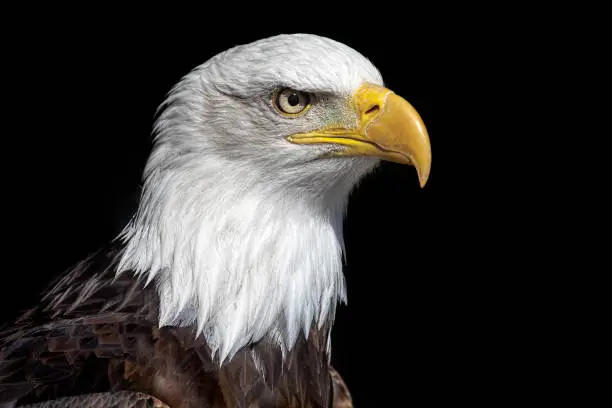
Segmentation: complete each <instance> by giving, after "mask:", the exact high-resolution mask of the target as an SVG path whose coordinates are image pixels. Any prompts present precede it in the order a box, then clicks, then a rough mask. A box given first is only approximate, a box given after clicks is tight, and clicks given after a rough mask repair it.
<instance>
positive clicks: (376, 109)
mask: <svg viewBox="0 0 612 408" xmlns="http://www.w3.org/2000/svg"><path fill="white" fill-rule="evenodd" d="M379 110H380V106H378V105H374V106H372V107H371V108H370V109H368V110H367V111H366V112H365V114H366V115H372V114H375V113H378V111H379Z"/></svg>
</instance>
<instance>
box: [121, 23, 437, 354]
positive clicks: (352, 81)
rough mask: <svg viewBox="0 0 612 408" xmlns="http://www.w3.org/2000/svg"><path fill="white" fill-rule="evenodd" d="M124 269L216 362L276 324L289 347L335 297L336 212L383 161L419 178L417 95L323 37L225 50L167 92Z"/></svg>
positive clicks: (341, 295) (338, 290)
mask: <svg viewBox="0 0 612 408" xmlns="http://www.w3.org/2000/svg"><path fill="white" fill-rule="evenodd" d="M154 136H155V137H154V146H153V149H152V152H151V154H150V157H149V159H148V161H147V165H146V167H145V170H144V183H143V191H142V196H141V200H140V204H139V208H138V211H137V212H136V214H135V215H134V217H133V219H132V220H131V221H130V223H129V224H128V225H127V226H126V228H125V229H124V231H123V232H122V234H121V235H120V238H121V240H122V241H123V243H124V250H123V253H122V258H121V262H120V264H119V268H118V273H122V272H125V271H132V272H133V273H135V274H136V275H137V276H144V277H146V279H147V283H151V282H155V284H156V285H157V290H158V293H159V297H160V317H159V319H160V321H159V324H160V325H182V326H184V325H194V326H195V327H196V328H197V333H198V335H203V336H205V338H206V340H207V342H208V344H209V345H210V346H211V349H212V351H213V353H217V352H218V353H219V358H220V360H221V361H223V360H225V359H226V358H230V357H231V356H232V355H233V354H234V353H235V352H236V351H238V350H239V349H240V348H241V347H244V346H245V345H247V344H250V343H252V342H255V341H257V340H259V339H261V338H262V337H263V336H265V335H271V336H272V338H274V339H276V341H277V343H278V346H279V347H280V348H281V349H282V350H285V351H286V350H290V349H291V348H292V346H293V345H294V343H295V341H296V339H297V338H298V336H299V335H300V334H302V335H304V336H308V333H309V330H310V328H311V327H313V326H318V327H321V326H322V325H323V324H324V323H326V322H327V323H329V322H330V321H332V320H333V316H334V312H335V307H336V304H337V303H338V301H341V300H345V297H346V293H345V283H344V276H343V274H342V252H343V238H342V220H343V216H344V211H345V209H346V204H347V200H348V196H349V193H350V191H351V189H352V188H353V187H354V186H355V185H356V183H357V182H358V181H359V180H360V179H361V178H362V177H363V176H364V175H365V174H367V173H368V172H369V171H371V170H372V169H373V168H374V167H375V166H376V165H377V164H378V163H379V161H380V160H389V161H394V162H399V163H404V164H410V165H412V166H414V167H415V168H416V170H417V174H418V178H419V182H420V184H421V186H424V185H425V183H426V181H427V178H428V176H429V170H430V165H431V149H430V144H429V138H428V135H427V131H426V128H425V126H424V124H423V121H422V120H421V118H420V117H419V114H418V113H417V112H416V111H415V109H414V108H413V107H412V106H411V105H410V104H409V103H408V102H407V101H405V100H404V99H402V98H401V97H400V96H398V95H396V94H395V93H393V92H392V91H391V90H389V89H386V88H385V87H384V86H383V81H382V77H381V75H380V73H379V71H378V70H377V69H376V67H375V66H374V65H373V64H372V63H371V62H370V61H369V60H368V59H366V58H365V57H364V56H362V55H361V54H360V53H358V52H357V51H355V50H353V49H352V48H350V47H348V46H346V45H344V44H341V43H339V42H336V41H333V40H331V39H328V38H324V37H320V36H316V35H307V34H294V35H278V36H275V37H271V38H266V39H262V40H259V41H256V42H253V43H250V44H246V45H240V46H236V47H234V48H231V49H229V50H227V51H225V52H222V53H220V54H218V55H216V56H214V57H212V58H211V59H209V60H208V61H206V62H205V63H203V64H202V65H200V66H198V67H196V68H195V69H194V70H193V71H191V72H190V73H188V74H187V75H185V76H184V77H183V78H182V79H181V80H180V81H179V82H178V84H177V85H176V86H175V87H174V88H173V89H172V90H171V92H170V93H169V95H168V98H167V100H166V101H165V102H164V104H163V105H162V106H161V109H160V114H159V116H158V118H157V120H156V123H155V127H154Z"/></svg>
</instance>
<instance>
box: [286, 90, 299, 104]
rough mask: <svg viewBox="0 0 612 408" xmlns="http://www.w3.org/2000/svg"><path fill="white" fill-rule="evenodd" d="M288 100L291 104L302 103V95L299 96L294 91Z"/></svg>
mask: <svg viewBox="0 0 612 408" xmlns="http://www.w3.org/2000/svg"><path fill="white" fill-rule="evenodd" d="M287 102H288V103H289V105H291V106H295V105H297V104H298V103H300V97H299V96H298V94H297V92H293V93H292V94H291V95H289V98H287Z"/></svg>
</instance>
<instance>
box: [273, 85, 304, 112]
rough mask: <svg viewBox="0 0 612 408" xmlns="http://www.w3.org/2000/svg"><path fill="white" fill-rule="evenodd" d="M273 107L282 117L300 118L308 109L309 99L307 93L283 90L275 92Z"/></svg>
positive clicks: (288, 89)
mask: <svg viewBox="0 0 612 408" xmlns="http://www.w3.org/2000/svg"><path fill="white" fill-rule="evenodd" d="M273 105H274V108H275V109H276V110H277V111H278V112H280V113H281V114H282V115H284V116H289V117H294V116H300V115H303V114H304V113H306V111H308V109H309V108H310V105H311V97H310V94H309V93H307V92H302V91H298V90H295V89H290V88H283V89H280V90H279V91H277V92H275V95H274V97H273Z"/></svg>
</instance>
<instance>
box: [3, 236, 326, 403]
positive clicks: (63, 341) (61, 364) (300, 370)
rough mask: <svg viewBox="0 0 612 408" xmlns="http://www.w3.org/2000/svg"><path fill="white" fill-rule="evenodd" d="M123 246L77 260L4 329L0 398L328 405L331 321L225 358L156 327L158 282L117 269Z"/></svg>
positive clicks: (187, 331)
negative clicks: (102, 396)
mask: <svg viewBox="0 0 612 408" xmlns="http://www.w3.org/2000/svg"><path fill="white" fill-rule="evenodd" d="M120 251H121V250H120V249H119V247H114V248H113V249H112V250H110V251H108V252H105V251H100V252H98V253H97V254H95V255H93V256H92V257H90V258H89V259H87V260H86V261H85V262H82V263H80V264H79V265H78V266H77V267H75V268H74V269H73V270H71V271H70V272H69V273H67V274H66V275H65V276H63V277H62V278H61V279H60V280H59V281H58V282H56V283H55V284H54V285H53V286H52V287H51V289H50V290H49V291H48V292H47V294H46V296H45V297H44V298H43V301H42V303H41V304H40V305H39V306H38V307H36V308H34V309H31V310H29V311H27V312H26V313H24V314H23V315H22V317H21V318H20V319H19V320H18V321H17V322H16V324H14V325H11V326H9V327H8V328H5V329H4V330H3V331H2V332H1V333H0V404H2V403H4V404H6V403H9V402H13V403H15V404H18V405H23V404H33V403H40V402H44V401H50V400H56V399H58V398H66V397H74V396H79V395H84V394H94V393H106V392H109V391H112V392H118V391H133V392H140V393H144V394H147V395H150V396H153V397H155V398H158V399H159V400H161V401H163V402H165V403H167V404H168V405H170V406H171V407H230V406H231V407H249V406H251V404H253V403H257V404H260V405H259V406H271V407H272V406H278V407H283V406H286V407H292V406H295V407H298V406H300V407H302V406H311V407H327V406H328V405H329V403H330V401H331V400H330V398H331V395H332V385H331V378H332V377H330V366H329V363H328V355H327V351H326V350H327V338H328V334H329V326H328V325H324V326H323V328H322V329H320V330H314V329H313V330H311V332H310V333H309V336H308V339H306V338H305V337H303V336H302V337H300V338H299V340H298V341H297V342H296V345H295V347H294V349H293V350H292V351H290V352H289V353H288V354H287V355H286V356H285V358H284V359H283V358H282V356H281V354H282V352H283V351H282V350H281V348H279V347H278V346H277V345H276V344H277V342H276V341H274V339H272V338H271V337H270V336H265V337H264V338H263V339H262V340H261V341H259V342H257V343H254V344H252V345H250V346H249V347H246V348H244V349H242V350H241V351H240V352H238V353H237V354H236V356H235V357H234V358H233V359H232V360H231V361H230V362H226V363H225V364H223V365H219V362H218V361H213V360H211V358H210V348H209V347H208V345H207V344H206V342H205V340H204V338H203V337H202V336H199V337H196V336H195V330H194V328H193V327H191V328H186V327H181V328H175V327H163V328H158V327H157V325H156V321H157V314H158V308H157V304H158V298H157V293H156V291H155V290H154V288H146V287H144V283H143V282H141V281H140V280H137V279H134V278H132V277H130V276H129V274H122V275H120V276H119V277H115V273H114V271H115V268H116V264H117V261H118V259H119V254H120ZM126 395H127V394H126ZM92 398H93V397H92ZM71 401H76V400H71ZM130 401H131V400H130ZM49 406H51V405H49Z"/></svg>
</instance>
